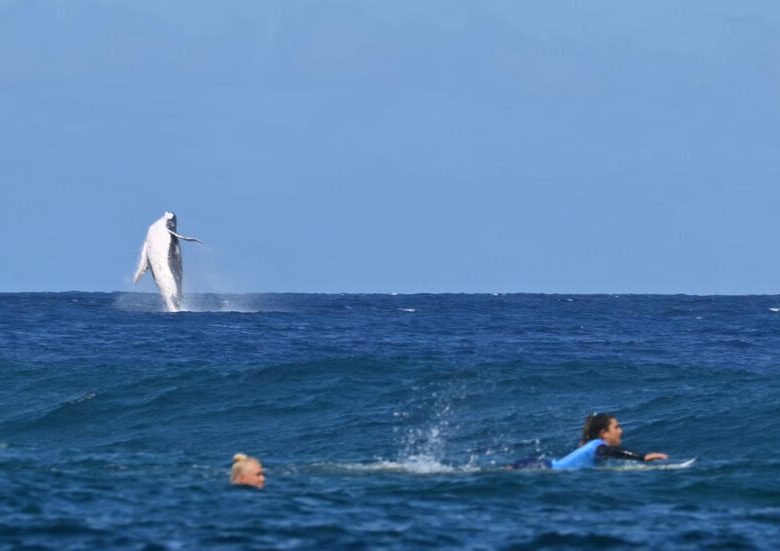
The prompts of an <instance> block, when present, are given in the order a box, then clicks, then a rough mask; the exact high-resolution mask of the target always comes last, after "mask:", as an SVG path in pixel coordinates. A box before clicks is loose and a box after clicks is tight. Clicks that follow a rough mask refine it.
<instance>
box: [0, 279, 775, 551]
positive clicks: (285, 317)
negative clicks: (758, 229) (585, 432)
mask: <svg viewBox="0 0 780 551" xmlns="http://www.w3.org/2000/svg"><path fill="white" fill-rule="evenodd" d="M188 308H189V311H186V312H180V313H176V314H169V313H164V312H162V311H161V304H160V300H159V298H158V297H157V296H156V295H152V294H142V293H138V294H136V293H56V294H48V293H30V294H26V293H14V294H0V549H58V550H59V549H173V550H177V549H429V548H446V549H573V548H577V549H603V548H613V549H632V550H635V549H703V548H706V549H728V550H732V549H777V548H778V545H780V544H779V543H778V542H780V311H778V310H777V309H778V308H780V296H682V295H681V296H658V295H626V296H618V295H536V294H510V295H489V294H484V295H476V294H465V295H458V294H452V295H428V294H420V295H386V294H385V295H383V294H377V295H354V294H345V295H315V294H253V295H229V296H218V295H195V296H190V297H188ZM592 411H607V412H612V413H614V414H615V415H616V416H617V417H618V418H619V420H620V422H621V424H622V425H623V428H624V431H625V432H624V435H623V444H624V446H625V447H627V448H629V449H634V450H638V451H644V452H648V451H663V452H667V453H668V454H670V456H671V458H670V461H669V462H667V464H671V465H672V466H674V465H676V464H678V463H680V462H682V461H684V460H687V459H691V458H696V462H695V463H694V464H693V465H692V466H690V467H689V468H682V469H675V468H667V469H665V468H643V467H641V466H639V465H634V467H629V466H620V465H617V464H616V465H612V466H609V467H607V468H604V469H596V470H587V471H576V472H552V471H543V470H535V471H534V470H531V471H507V470H505V469H504V466H505V465H507V464H508V463H511V462H512V461H514V460H515V459H518V458H528V457H558V456H562V455H564V454H566V453H567V452H569V451H570V450H572V449H573V448H574V447H575V446H576V444H577V441H578V437H579V433H580V431H581V427H582V422H583V419H584V417H585V416H586V414H587V413H588V412H592ZM236 452H244V453H248V454H251V455H256V456H258V457H260V458H261V459H262V461H263V462H264V464H265V467H266V471H267V484H266V487H265V489H263V490H256V489H253V488H246V487H234V486H231V485H230V484H229V480H228V473H229V469H230V462H231V458H232V456H233V454H235V453H236ZM653 465H655V464H653Z"/></svg>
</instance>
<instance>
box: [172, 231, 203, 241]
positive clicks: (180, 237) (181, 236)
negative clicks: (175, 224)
mask: <svg viewBox="0 0 780 551" xmlns="http://www.w3.org/2000/svg"><path fill="white" fill-rule="evenodd" d="M168 233H170V234H171V235H175V236H176V237H178V238H179V239H184V240H185V241H197V242H198V243H200V244H201V245H202V244H203V241H201V240H200V239H198V238H197V237H186V236H184V235H179V234H178V233H176V232H175V231H173V230H168Z"/></svg>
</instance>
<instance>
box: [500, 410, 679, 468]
mask: <svg viewBox="0 0 780 551" xmlns="http://www.w3.org/2000/svg"><path fill="white" fill-rule="evenodd" d="M622 439H623V429H622V428H621V427H620V423H618V420H617V419H616V418H615V416H614V415H610V414H609V413H592V414H590V415H588V417H587V418H586V419H585V425H584V426H583V428H582V439H581V440H580V445H579V447H578V448H577V449H576V450H574V451H573V452H571V453H570V454H569V455H567V456H565V457H562V458H561V459H553V460H538V459H533V460H527V459H521V460H519V461H516V462H515V463H514V464H513V465H512V467H511V468H513V469H528V468H549V469H554V470H566V469H587V468H592V467H596V466H598V464H599V463H603V462H604V461H606V460H608V459H624V460H632V461H645V462H649V461H657V460H664V459H668V458H669V456H668V455H666V454H665V453H658V452H652V453H638V452H635V451H631V450H627V449H625V448H622V447H621V446H620V445H621V443H622Z"/></svg>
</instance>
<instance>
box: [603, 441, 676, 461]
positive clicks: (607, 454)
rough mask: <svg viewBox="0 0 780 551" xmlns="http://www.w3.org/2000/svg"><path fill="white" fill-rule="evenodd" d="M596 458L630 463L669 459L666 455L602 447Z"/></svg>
mask: <svg viewBox="0 0 780 551" xmlns="http://www.w3.org/2000/svg"><path fill="white" fill-rule="evenodd" d="M596 457H598V458H599V459H627V460H630V461H655V460H658V459H668V456H667V455H666V454H665V453H656V452H653V453H638V452H635V451H631V450H626V449H624V448H619V447H617V446H607V445H606V444H604V445H601V446H599V447H598V449H597V450H596Z"/></svg>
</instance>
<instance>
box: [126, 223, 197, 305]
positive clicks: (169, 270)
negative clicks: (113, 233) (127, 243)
mask: <svg viewBox="0 0 780 551" xmlns="http://www.w3.org/2000/svg"><path fill="white" fill-rule="evenodd" d="M179 239H184V240H185V241H197V242H198V243H202V241H201V240H200V239H196V238H194V237H185V236H183V235H179V234H178V233H176V215H175V214H174V213H172V212H166V213H165V214H163V216H162V218H160V219H159V220H157V221H156V222H155V223H154V224H152V225H151V226H149V231H148V232H147V233H146V241H144V247H143V249H142V250H141V260H140V261H139V262H138V269H137V270H136V272H135V276H134V277H133V283H138V281H139V280H140V279H141V278H142V277H143V275H144V274H145V273H146V271H147V270H151V271H152V277H153V278H154V282H155V283H156V284H157V288H158V289H159V290H160V296H162V299H163V301H165V307H166V308H167V309H168V311H169V312H178V311H179V310H180V309H181V283H182V275H183V272H182V266H181V245H179Z"/></svg>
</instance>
